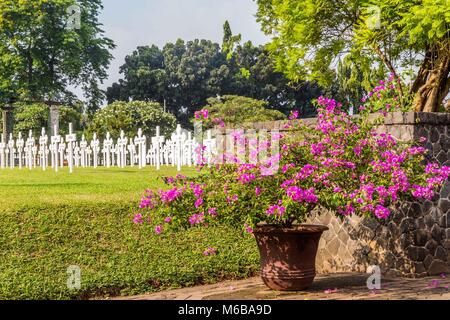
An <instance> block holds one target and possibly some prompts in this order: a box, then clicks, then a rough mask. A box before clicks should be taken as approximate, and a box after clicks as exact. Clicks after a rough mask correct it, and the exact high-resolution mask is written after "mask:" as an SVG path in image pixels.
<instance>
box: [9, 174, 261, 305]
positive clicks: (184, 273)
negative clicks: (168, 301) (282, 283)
mask: <svg viewBox="0 0 450 320" xmlns="http://www.w3.org/2000/svg"><path fill="white" fill-rule="evenodd" d="M182 173H184V174H195V171H194V170H192V169H190V170H187V169H183V171H182ZM174 174H176V170H175V169H173V168H162V169H161V171H159V172H157V171H155V170H154V169H153V168H146V169H144V170H138V169H131V168H126V169H117V168H111V169H103V168H98V169H95V170H94V169H79V168H78V169H75V172H74V173H73V174H69V173H68V171H67V169H65V170H63V171H60V172H58V173H55V172H52V171H50V170H49V171H46V172H42V171H41V170H39V169H35V170H32V171H29V170H27V169H22V170H19V169H14V170H10V169H4V170H0V248H1V251H0V299H77V298H94V297H95V298H99V297H100V298H101V297H106V296H113V295H127V294H138V293H145V292H151V291H156V290H161V289H165V288H170V287H180V286H188V285H194V284H199V283H212V282H215V281H219V280H222V279H226V278H242V277H247V276H250V275H254V274H255V273H256V271H257V269H258V253H257V249H256V245H255V243H254V239H252V238H251V237H249V236H247V235H243V234H242V232H241V231H240V230H234V229H231V228H228V227H222V228H209V229H192V230H189V231H187V232H179V233H170V234H164V235H161V236H156V235H154V234H153V232H152V230H150V229H149V227H140V226H136V225H134V224H133V223H132V217H133V215H134V213H135V212H136V208H137V204H138V201H139V199H140V196H141V194H142V192H143V190H144V189H145V188H156V187H160V186H162V180H161V179H160V177H161V176H168V175H174ZM208 246H214V247H216V248H217V249H218V255H216V256H211V257H204V256H203V255H202V252H203V250H204V249H205V248H207V247H208ZM70 265H77V266H79V267H80V269H81V290H78V291H77V290H70V289H68V288H67V285H66V283H67V279H68V276H69V275H68V274H67V268H68V267H69V266H70Z"/></svg>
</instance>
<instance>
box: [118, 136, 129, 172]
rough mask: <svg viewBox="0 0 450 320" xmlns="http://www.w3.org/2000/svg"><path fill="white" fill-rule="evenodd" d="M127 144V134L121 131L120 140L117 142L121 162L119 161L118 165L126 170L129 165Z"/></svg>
mask: <svg viewBox="0 0 450 320" xmlns="http://www.w3.org/2000/svg"><path fill="white" fill-rule="evenodd" d="M127 143H128V138H126V137H125V133H124V132H123V130H121V131H120V138H119V139H118V141H117V147H118V149H119V150H118V156H119V159H120V161H118V165H119V167H121V168H125V166H126V164H127V158H126V152H127V148H126V146H127Z"/></svg>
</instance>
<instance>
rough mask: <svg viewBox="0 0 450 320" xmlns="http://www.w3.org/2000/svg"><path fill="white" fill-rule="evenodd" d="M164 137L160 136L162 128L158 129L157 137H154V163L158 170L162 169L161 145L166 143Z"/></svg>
mask: <svg viewBox="0 0 450 320" xmlns="http://www.w3.org/2000/svg"><path fill="white" fill-rule="evenodd" d="M164 140H165V138H164V136H161V135H160V127H159V126H157V127H156V135H155V136H154V137H152V149H153V150H154V154H153V157H154V162H155V165H156V170H159V169H160V167H161V145H162V144H163V143H164Z"/></svg>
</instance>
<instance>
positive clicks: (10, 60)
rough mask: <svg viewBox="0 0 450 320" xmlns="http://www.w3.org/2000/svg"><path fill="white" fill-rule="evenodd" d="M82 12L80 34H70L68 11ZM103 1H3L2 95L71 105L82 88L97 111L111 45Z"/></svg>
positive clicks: (0, 13) (0, 20) (0, 10)
mask: <svg viewBox="0 0 450 320" xmlns="http://www.w3.org/2000/svg"><path fill="white" fill-rule="evenodd" d="M72 5H78V6H80V8H81V26H80V29H70V28H66V26H67V22H68V19H69V15H68V12H67V10H68V8H69V7H70V6H72ZM101 9H102V4H101V0H79V1H76V0H23V1H17V0H4V1H2V2H1V3H0V62H1V63H0V94H1V95H3V96H6V97H11V96H14V97H17V96H20V97H25V98H27V99H28V98H29V99H31V100H33V101H36V100H37V101H43V100H57V101H66V102H68V101H72V100H74V95H73V93H72V92H70V91H69V90H68V89H67V88H68V86H69V85H75V86H81V87H82V88H83V89H84V91H85V96H86V98H88V99H89V104H88V109H89V110H90V111H93V110H95V109H96V108H98V107H99V105H100V102H101V99H102V92H101V90H100V89H99V88H98V83H97V82H98V81H101V80H103V79H106V77H107V73H106V69H107V67H108V65H109V61H110V60H111V58H112V56H111V54H110V53H109V50H111V49H113V48H114V44H113V42H112V41H111V40H110V39H108V38H106V37H104V36H103V31H102V30H101V24H100V22H99V21H98V14H99V11H100V10H101Z"/></svg>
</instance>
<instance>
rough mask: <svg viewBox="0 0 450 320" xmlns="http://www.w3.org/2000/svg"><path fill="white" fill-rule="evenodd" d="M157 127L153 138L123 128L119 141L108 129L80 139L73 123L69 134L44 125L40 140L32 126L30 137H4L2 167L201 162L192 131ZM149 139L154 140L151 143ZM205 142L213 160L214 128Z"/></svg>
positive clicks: (0, 147)
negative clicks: (49, 131)
mask: <svg viewBox="0 0 450 320" xmlns="http://www.w3.org/2000/svg"><path fill="white" fill-rule="evenodd" d="M155 131H156V134H155V136H154V137H150V138H149V139H147V137H146V136H145V135H144V134H143V131H142V129H139V130H138V132H137V135H136V136H135V137H134V139H129V138H127V137H126V136H125V133H124V132H123V131H121V132H120V136H119V138H118V139H117V140H115V141H114V139H112V137H111V135H110V133H109V132H108V133H107V134H106V137H105V139H104V140H103V141H102V142H101V141H100V140H99V139H98V138H97V135H96V134H94V135H93V138H92V140H91V141H87V140H86V138H85V136H84V135H83V136H82V137H81V140H80V141H78V140H77V136H76V134H75V133H74V132H73V127H72V124H71V123H70V124H69V133H68V134H67V135H65V136H62V135H60V134H59V133H58V132H57V128H56V127H55V128H54V130H53V132H54V135H52V136H47V134H46V131H45V128H42V132H41V136H40V137H39V139H37V141H36V139H35V138H34V137H33V133H32V131H31V130H30V132H29V134H28V137H27V138H26V140H24V139H23V137H22V133H19V134H18V137H17V139H15V140H14V139H13V136H12V134H10V136H9V140H8V142H6V141H3V137H2V140H1V142H0V167H1V168H3V169H4V168H7V167H9V168H14V167H16V166H18V167H19V168H20V169H22V168H23V167H26V168H28V169H30V170H31V169H33V168H36V167H41V169H42V170H46V169H47V168H48V167H51V168H52V169H53V170H54V171H56V172H57V171H58V170H59V169H60V168H62V167H64V166H65V165H67V166H68V168H69V172H71V173H72V172H73V169H74V168H76V167H93V168H97V167H99V166H104V167H106V168H110V167H113V166H117V167H119V168H124V167H125V166H127V165H129V166H135V165H137V166H138V168H139V169H141V168H144V167H146V166H147V165H150V166H155V167H156V169H157V170H159V169H160V167H161V165H170V166H176V167H177V169H178V170H181V167H182V166H192V165H195V164H197V159H198V157H197V155H196V153H195V149H196V148H197V147H198V146H199V142H197V141H196V140H195V139H193V138H192V134H191V132H186V131H185V130H182V129H181V126H180V125H178V126H177V129H176V131H175V132H174V133H173V134H172V135H171V136H170V139H166V138H165V137H164V136H163V135H161V131H160V127H159V126H158V127H156V130H155ZM147 142H150V144H149V145H147ZM203 144H204V145H205V147H206V152H205V155H206V158H207V159H208V162H209V163H210V160H211V157H212V155H213V151H212V150H213V149H214V147H215V139H213V138H212V137H211V131H209V132H207V137H206V139H205V140H204V141H203ZM147 146H148V148H147Z"/></svg>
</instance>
